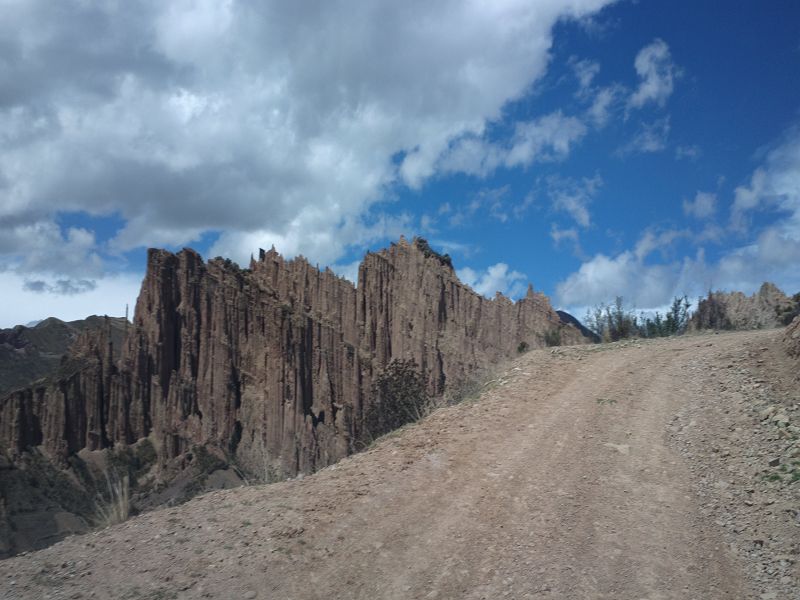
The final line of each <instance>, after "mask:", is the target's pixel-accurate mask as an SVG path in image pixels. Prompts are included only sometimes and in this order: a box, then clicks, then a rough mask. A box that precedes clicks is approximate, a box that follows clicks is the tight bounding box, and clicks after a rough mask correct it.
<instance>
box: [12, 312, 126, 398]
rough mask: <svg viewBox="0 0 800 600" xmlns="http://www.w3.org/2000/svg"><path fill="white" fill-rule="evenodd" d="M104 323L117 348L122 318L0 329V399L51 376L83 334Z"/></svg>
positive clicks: (123, 328)
mask: <svg viewBox="0 0 800 600" xmlns="http://www.w3.org/2000/svg"><path fill="white" fill-rule="evenodd" d="M106 322H108V324H109V327H110V331H111V338H112V342H113V343H114V347H115V348H119V347H120V346H121V343H122V339H123V337H124V335H125V331H126V321H125V319H124V318H123V317H101V316H96V315H93V316H91V317H87V318H86V319H82V320H79V321H69V322H65V321H62V320H60V319H56V318H55V317H50V318H49V319H45V320H43V321H40V322H38V323H37V324H36V325H35V326H33V327H30V326H25V325H17V326H16V327H13V328H11V329H1V330H0V396H3V395H4V394H6V393H7V392H10V391H11V390H14V389H16V388H20V387H24V386H28V385H30V384H31V383H32V382H34V381H36V380H38V379H41V378H42V377H47V376H48V375H52V374H53V373H55V372H56V371H57V369H58V367H59V365H60V363H61V358H62V357H63V356H64V355H65V354H66V353H67V350H68V349H69V347H70V346H71V345H72V344H73V342H75V340H76V339H77V338H78V335H79V334H80V333H82V332H84V331H90V330H96V329H100V328H101V327H103V326H104V325H105V323H106Z"/></svg>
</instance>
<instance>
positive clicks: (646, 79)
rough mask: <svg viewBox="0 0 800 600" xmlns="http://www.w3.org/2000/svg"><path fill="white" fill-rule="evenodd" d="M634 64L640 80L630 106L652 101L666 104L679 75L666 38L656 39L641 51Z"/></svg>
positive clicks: (661, 104)
mask: <svg viewBox="0 0 800 600" xmlns="http://www.w3.org/2000/svg"><path fill="white" fill-rule="evenodd" d="M633 64H634V67H635V68H636V73H637V75H639V79H640V81H639V87H637V88H636V91H634V92H633V94H632V95H631V97H630V99H629V100H628V106H629V107H632V108H641V107H643V106H644V105H645V104H647V103H650V102H653V103H655V104H657V105H659V106H664V105H665V104H666V102H667V98H669V97H670V95H671V94H672V90H673V87H674V80H675V78H676V76H677V70H676V68H675V65H674V64H673V63H672V57H671V56H670V52H669V46H667V44H666V43H665V42H664V40H661V39H655V40H654V41H653V42H652V43H650V44H649V45H647V46H645V47H644V48H642V49H641V50H640V51H639V53H638V54H637V55H636V60H635V61H634V63H633Z"/></svg>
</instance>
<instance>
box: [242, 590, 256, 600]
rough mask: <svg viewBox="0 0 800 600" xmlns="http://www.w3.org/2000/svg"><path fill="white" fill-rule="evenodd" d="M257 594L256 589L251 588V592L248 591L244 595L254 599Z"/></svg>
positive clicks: (246, 599) (248, 598)
mask: <svg viewBox="0 0 800 600" xmlns="http://www.w3.org/2000/svg"><path fill="white" fill-rule="evenodd" d="M257 595H258V594H256V593H255V592H254V591H252V590H251V591H249V592H246V593H245V595H244V597H245V600H253V598H255V597H256V596H257Z"/></svg>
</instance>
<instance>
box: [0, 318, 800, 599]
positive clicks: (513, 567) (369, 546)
mask: <svg viewBox="0 0 800 600" xmlns="http://www.w3.org/2000/svg"><path fill="white" fill-rule="evenodd" d="M776 337H777V333H776V332H755V333H744V334H728V335H718V336H713V335H712V336H697V337H683V338H678V339H674V340H661V341H654V342H641V343H627V344H616V345H610V346H595V347H585V348H560V349H557V350H555V351H550V350H538V351H534V352H530V353H528V354H526V355H524V356H521V357H520V358H518V359H517V360H515V361H514V362H513V363H511V364H510V365H508V366H507V367H506V369H505V371H503V372H500V373H499V374H498V375H497V376H496V377H495V378H494V382H493V383H491V384H490V385H489V386H487V387H488V388H489V391H488V392H487V393H486V394H484V396H483V397H482V398H481V399H480V400H478V401H475V402H467V403H463V404H460V405H457V406H453V407H448V408H445V409H441V410H439V411H438V412H436V413H435V414H434V415H432V416H431V417H429V418H428V419H427V420H425V421H424V422H423V423H420V424H417V425H415V426H412V427H409V428H406V429H405V430H404V431H401V432H399V433H395V434H392V435H390V436H388V437H387V438H385V439H383V440H382V441H381V442H380V443H378V444H376V445H375V446H373V447H372V448H371V449H370V450H368V451H367V452H364V453H362V454H360V455H358V456H355V457H352V458H349V459H347V460H345V461H343V462H341V463H339V464H338V465H335V466H334V467H331V468H328V469H325V470H323V471H321V472H319V473H317V474H316V475H314V476H311V477H306V478H304V479H300V480H294V481H289V482H284V483H280V484H275V485H272V486H266V487H248V488H242V489H238V490H228V491H221V492H214V493H210V494H207V495H205V496H203V497H201V498H198V499H196V500H194V501H191V502H189V503H188V504H186V505H183V506H181V507H176V508H171V509H166V510H161V511H156V512H153V513H149V514H145V515H142V516H140V517H137V518H135V519H132V520H130V521H128V522H127V523H125V524H123V525H120V526H117V527H115V528H111V529H108V530H105V531H102V532H98V533H96V534H90V535H87V536H80V537H74V538H70V539H68V540H65V541H64V542H62V543H59V544H57V545H55V546H53V547H51V548H48V549H46V550H43V551H41V552H37V553H34V554H31V555H27V556H22V557H17V558H14V559H11V560H8V561H5V562H3V563H0V590H2V596H3V597H6V598H37V599H38V598H48V597H50V598H89V597H95V598H125V599H134V598H150V599H156V598H232V599H235V598H260V599H267V598H269V599H288V598H292V599H294V598H297V599H306V598H370V599H371V598H475V599H477V598H487V599H495V598H598V599H601V598H602V599H609V600H611V599H614V600H620V599H628V598H630V599H634V598H635V599H649V600H656V599H661V598H698V599H700V598H703V599H707V598H735V599H739V598H787V597H792V594H796V593H797V592H796V590H797V589H798V588H797V587H795V584H796V581H797V579H796V577H797V570H796V568H795V566H793V565H794V561H793V559H792V560H788V561H787V565H786V568H785V569H784V570H783V571H780V568H781V567H775V568H776V569H778V571H780V572H778V571H776V572H775V573H774V578H773V579H774V582H772V579H770V578H769V577H771V575H769V577H767V575H765V577H767V579H763V578H762V579H759V576H758V573H757V572H756V571H757V570H758V569H755V567H754V565H755V563H752V562H750V563H749V562H748V560H750V558H752V557H750V554H749V548H748V547H747V544H748V543H750V542H749V541H748V542H746V543H745V542H742V543H741V544H739V543H738V542H737V540H738V539H739V538H738V537H737V536H741V535H742V534H744V536H745V538H747V539H749V538H748V536H749V535H750V533H749V531H748V529H747V527H741V528H740V530H739V531H737V530H736V527H733V530H734V531H733V533H732V532H731V531H730V529H731V528H730V527H727V525H726V524H727V521H725V520H724V519H723V520H720V518H719V517H718V515H719V514H721V512H724V511H725V510H728V513H726V514H734V513H735V511H738V510H739V505H740V504H742V507H743V508H742V510H746V511H750V512H748V513H747V515H749V516H747V517H746V519H748V520H747V524H748V527H751V528H753V529H758V528H762V527H766V526H769V523H772V524H773V525H775V524H776V523H777V529H776V528H773V529H774V531H775V532H777V533H770V534H769V535H770V536H772V537H767V538H766V539H767V546H769V545H770V544H772V543H775V544H779V543H780V544H783V545H782V546H780V547H781V548H794V549H795V550H796V544H795V542H796V541H797V540H798V532H800V529H798V528H797V527H796V526H795V524H793V523H792V517H791V515H788V516H787V515H783V514H782V513H779V514H777V516H775V514H776V513H775V512H773V511H772V510H769V514H765V511H764V510H763V509H761V508H760V504H758V503H757V502H753V501H750V500H748V501H746V502H743V501H740V492H739V491H738V490H734V491H731V489H732V488H730V485H728V483H726V486H722V487H720V486H715V485H709V486H706V487H703V485H704V482H707V481H712V480H713V481H714V482H717V481H719V480H720V479H719V477H720V475H719V473H718V471H719V472H721V473H725V472H726V470H727V471H730V474H731V475H730V478H731V480H732V481H733V480H735V481H738V479H737V478H741V479H742V481H745V483H744V484H742V485H745V486H750V485H751V483H748V482H749V481H750V479H752V480H753V481H755V482H756V483H752V485H755V486H758V485H761V484H760V483H758V481H757V477H756V476H755V475H754V474H753V473H751V472H750V470H748V467H747V464H746V463H745V462H742V463H741V464H739V463H736V462H735V461H734V462H733V463H727V466H726V464H723V463H719V465H718V466H717V463H715V462H714V461H715V460H717V459H716V458H713V459H712V458H709V459H708V460H706V459H705V458H704V457H705V456H706V455H709V456H711V455H712V454H714V456H717V455H721V454H720V452H719V449H718V448H714V449H712V448H711V446H712V445H713V440H714V439H717V438H720V439H721V438H722V437H723V436H722V434H721V433H719V431H718V429H720V428H722V429H724V431H725V432H732V431H738V432H740V433H737V435H739V436H740V437H739V438H737V440H738V441H734V442H733V443H732V445H733V446H734V448H733V454H734V456H733V458H726V459H725V460H734V459H736V451H737V449H738V447H739V446H741V447H742V448H744V447H745V446H747V445H748V444H751V443H752V440H751V438H750V437H748V436H749V435H750V434H749V433H748V432H749V429H747V428H746V427H747V425H746V423H747V420H748V419H750V420H752V421H753V423H754V425H753V427H755V428H756V429H755V430H754V431H756V433H757V430H758V419H757V418H755V417H753V416H752V415H750V414H749V413H748V411H747V410H746V408H747V403H748V402H751V401H752V398H751V397H750V396H748V394H749V390H750V387H748V386H752V385H755V384H753V383H752V381H753V380H752V378H753V374H752V373H751V372H750V371H749V370H746V369H744V368H740V365H742V364H745V363H747V364H749V362H752V363H753V365H755V364H756V359H755V358H753V353H754V352H758V351H759V349H760V351H762V352H770V351H771V350H767V349H768V348H772V344H773V343H774V341H775V339H776ZM760 360H762V361H763V359H760ZM735 361H738V362H735ZM748 361H749V362H748ZM759 364H760V363H759ZM720 374H721V375H720ZM720 377H722V379H720ZM721 389H722V390H723V391H720V390H721ZM723 392H724V393H723ZM790 392H791V390H790ZM790 392H789V393H790ZM798 401H800V399H798ZM721 403H723V404H724V406H722V405H721ZM721 415H722V416H721ZM798 417H800V415H798ZM740 421H741V423H744V424H745V426H744V427H740V426H739V425H737V423H739V422H740ZM753 435H756V434H755V433H754V434H753ZM726 439H727V438H726ZM787 443H789V444H791V443H796V440H795V441H794V442H792V441H791V440H789V439H788V438H787ZM706 446H708V447H706ZM687 448H688V450H687ZM769 451H771V450H769ZM726 452H728V454H729V455H730V453H731V452H730V451H726ZM742 456H744V454H743V455H742ZM719 460H722V459H719ZM742 460H743V461H744V458H742ZM715 469H716V470H715ZM751 470H752V469H751ZM709 478H710V479H709ZM735 481H734V483H735ZM737 485H738V484H737ZM764 485H767V484H764ZM717 487H719V490H717ZM723 488H724V489H723ZM759 489H760V488H759ZM759 489H747V490H745V489H742V490H741V495H742V497H745V496H746V497H748V498H750V497H753V494H755V495H756V496H757V495H758V494H759V493H761V492H760V491H759ZM704 490H706V491H704ZM708 490H711V491H708ZM715 490H716V491H715ZM775 490H776V491H775V494H777V497H778V498H779V499H783V498H788V500H787V502H793V501H794V499H796V498H797V490H796V489H794V488H792V487H791V486H788V487H786V486H784V488H781V489H778V488H775ZM781 490H783V491H781ZM787 490H788V491H787ZM717 492H719V494H718V496H715V494H717ZM764 493H769V490H767V491H766V492H764ZM781 494H782V495H781ZM728 501H730V506H731V507H733V506H734V505H735V506H736V508H735V510H734V508H726V507H728V504H726V503H727V502H728ZM781 501H782V500H781ZM748 502H749V504H748ZM773 505H774V500H773ZM773 505H770V506H773ZM730 511H734V513H731V512H730ZM751 513H752V514H751ZM735 514H739V513H735ZM759 515H760V516H759ZM762 517H763V518H762ZM740 519H745V517H740ZM776 519H777V520H776ZM781 519H784V520H786V522H785V523H784V522H783V521H782V520H781ZM762 521H763V523H762ZM770 531H772V530H770ZM780 536H783V537H784V538H785V539H781V540H778V539H777V537H780ZM773 538H775V539H774V540H773ZM742 539H744V538H742ZM764 543H765V542H764V541H763V540H762V544H761V546H762V547H761V548H760V550H759V551H764V550H763V546H764ZM793 544H795V545H793ZM776 547H778V546H776ZM782 551H783V550H782ZM786 551H787V552H789V551H791V550H786ZM748 557H750V558H748ZM764 560H765V561H767V562H764V564H769V565H771V564H773V563H772V562H769V560H772V559H771V558H769V557H767V558H766V559H764ZM775 560H777V559H775ZM762 562H763V561H762ZM758 564H759V565H760V564H761V563H758ZM776 564H777V563H776ZM781 564H782V563H781ZM756 566H758V565H756ZM759 568H760V567H759ZM754 569H755V570H754ZM754 573H755V574H754ZM793 590H794V591H793Z"/></svg>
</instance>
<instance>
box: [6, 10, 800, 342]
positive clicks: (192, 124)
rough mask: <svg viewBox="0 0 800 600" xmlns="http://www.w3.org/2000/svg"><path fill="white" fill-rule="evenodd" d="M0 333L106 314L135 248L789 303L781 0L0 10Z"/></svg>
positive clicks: (517, 286)
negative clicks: (735, 294) (261, 252)
mask: <svg viewBox="0 0 800 600" xmlns="http://www.w3.org/2000/svg"><path fill="white" fill-rule="evenodd" d="M0 14H2V15H3V18H2V19H0V327H10V326H13V325H15V324H19V323H22V324H24V323H29V322H32V321H35V320H39V319H42V318H45V317H48V316H56V317H59V318H62V319H66V320H71V319H77V318H83V317H85V316H87V315H89V314H111V315H122V314H124V312H125V305H126V304H130V306H131V311H132V310H133V305H134V303H135V298H136V296H137V295H138V290H139V286H140V284H141V280H142V277H143V275H144V270H145V266H146V264H145V262H146V249H147V248H148V247H165V248H169V249H172V250H179V249H180V248H182V247H185V246H188V247H192V248H195V249H197V250H198V251H200V252H201V253H202V254H203V255H204V256H206V257H207V258H210V257H214V256H224V257H228V258H231V259H233V260H234V261H236V262H238V263H239V264H240V265H242V266H247V264H248V261H249V260H250V256H251V254H253V253H256V255H257V252H258V248H270V247H271V246H272V245H274V246H275V247H276V249H277V250H278V251H279V252H281V253H282V254H283V255H284V256H287V257H293V256H296V255H303V256H305V257H306V258H308V260H310V261H311V262H312V263H315V264H319V265H320V266H331V267H332V268H333V269H334V270H335V271H336V272H338V273H339V274H341V275H342V276H345V277H348V278H350V279H355V277H356V274H357V265H358V263H359V261H360V260H361V258H362V257H363V255H364V253H365V252H366V251H369V250H376V249H380V248H382V247H385V246H387V245H388V244H389V243H391V242H392V241H396V240H397V239H399V237H400V236H401V235H405V236H406V237H408V238H411V237H413V236H415V235H419V236H423V237H425V238H426V239H428V240H429V242H430V243H431V245H432V246H433V247H434V248H435V249H437V250H439V251H441V252H446V253H449V254H450V255H451V256H452V258H453V263H454V265H455V267H456V270H457V273H458V275H459V276H460V277H461V279H462V280H463V281H465V282H466V283H468V284H469V285H471V286H472V287H473V289H475V290H476V291H477V292H479V293H482V294H485V295H487V296H489V297H493V296H494V294H495V292H497V291H500V292H502V293H504V294H507V295H509V296H511V297H512V298H516V297H519V296H520V295H521V294H523V293H524V291H525V289H526V288H527V285H528V283H529V282H530V283H532V284H533V286H534V288H535V289H537V290H540V291H544V292H545V293H546V294H547V295H548V296H549V297H550V298H551V301H552V303H553V305H554V306H555V307H557V308H562V309H566V310H569V311H570V312H572V313H573V314H575V315H576V316H578V317H582V316H583V315H584V314H585V312H586V308H587V307H590V306H595V305H596V304H598V303H602V302H610V301H612V300H613V299H614V298H615V297H617V296H622V297H623V298H624V300H625V303H626V305H627V306H629V307H631V308H635V309H637V310H655V309H658V308H661V307H664V306H665V305H668V304H669V303H670V301H671V299H672V298H673V297H674V296H676V295H679V296H682V295H684V294H686V295H688V296H689V297H690V298H696V297H697V296H699V295H701V294H704V293H705V292H706V291H708V290H709V289H715V290H716V289H723V290H741V291H744V292H746V293H752V292H753V291H755V290H757V289H758V287H759V286H760V284H761V283H762V282H763V281H765V280H769V281H773V282H774V283H776V284H777V285H778V286H779V287H781V288H782V289H783V290H784V291H785V292H787V293H790V294H793V293H796V292H799V291H800V266H799V265H800V2H797V1H796V0H748V1H744V0H730V1H728V2H718V1H712V0H669V1H667V0H650V1H644V0H642V1H639V2H635V1H632V0H627V1H626V0H620V1H617V2H614V1H612V0H527V1H523V0H492V1H491V2H478V1H463V0H442V1H440V2H427V1H424V0H406V1H404V2H396V1H394V0H369V1H363V2H352V1H348V2H345V1H344V0H324V1H321V0H320V1H309V2H279V1H277V0H276V1H265V2H259V3H253V2H244V1H239V0H175V1H171V2H168V1H163V0H158V1H157V0H150V1H148V0H129V1H125V2H121V1H117V0H106V1H90V0H64V1H61V2H57V3H53V2H49V1H45V0H0Z"/></svg>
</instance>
